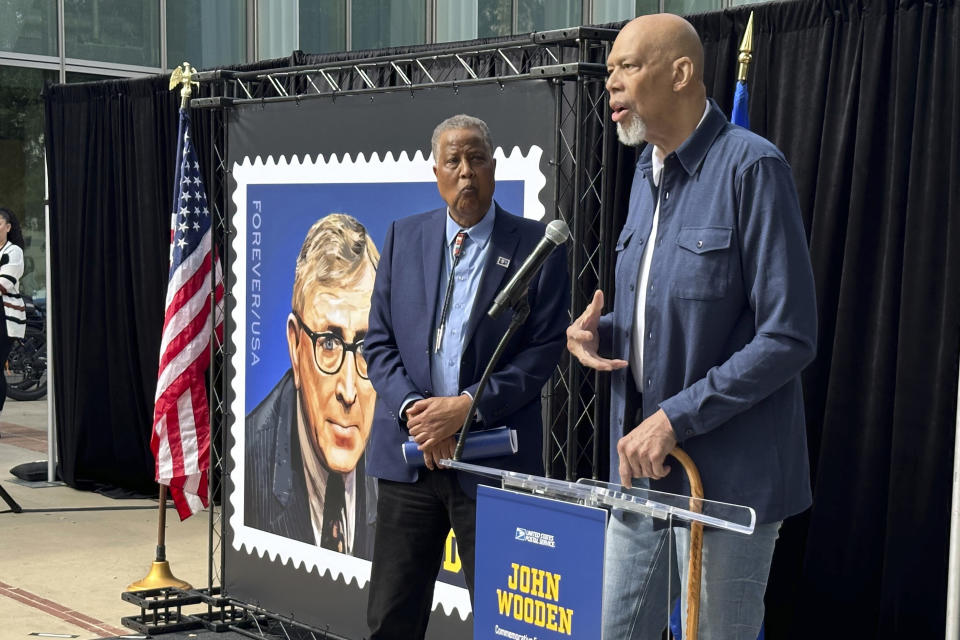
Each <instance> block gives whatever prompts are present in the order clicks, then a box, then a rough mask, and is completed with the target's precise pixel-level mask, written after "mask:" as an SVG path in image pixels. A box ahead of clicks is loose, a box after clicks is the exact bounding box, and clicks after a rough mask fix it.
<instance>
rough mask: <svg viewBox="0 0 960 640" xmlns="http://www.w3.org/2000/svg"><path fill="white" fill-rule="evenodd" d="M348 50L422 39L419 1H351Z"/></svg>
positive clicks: (423, 23) (423, 29) (423, 5)
mask: <svg viewBox="0 0 960 640" xmlns="http://www.w3.org/2000/svg"><path fill="white" fill-rule="evenodd" d="M350 18H351V23H352V27H351V31H350V36H351V39H352V44H351V47H350V48H351V49H354V50H357V49H382V48H385V47H400V46H404V45H410V44H422V43H424V42H426V3H425V2H424V1H423V0H353V9H352V12H351V16H350Z"/></svg>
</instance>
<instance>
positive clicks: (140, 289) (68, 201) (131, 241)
mask: <svg viewBox="0 0 960 640" xmlns="http://www.w3.org/2000/svg"><path fill="white" fill-rule="evenodd" d="M289 64H290V60H289V59H281V60H270V61H264V62H261V63H258V64H257V65H253V66H251V67H244V69H248V68H275V67H280V66H287V65H289ZM168 86H169V78H165V77H160V76H156V77H151V78H144V79H137V80H110V81H105V82H94V83H83V84H76V85H54V86H51V87H48V88H47V90H46V92H45V102H46V109H45V117H46V128H45V133H46V136H45V140H46V150H47V165H48V174H49V190H50V247H49V251H50V260H51V275H52V281H53V287H52V298H53V304H54V305H55V306H54V307H53V309H54V310H53V314H52V319H53V340H54V344H53V353H52V357H53V359H54V363H55V366H54V383H55V385H56V386H55V389H56V391H55V392H56V420H57V425H58V431H57V446H58V451H59V463H58V472H59V474H60V477H61V478H63V480H64V481H65V482H66V483H67V484H69V485H70V486H72V487H77V488H97V487H99V486H104V485H105V486H108V487H117V488H122V489H127V490H131V491H136V492H146V493H149V494H154V495H155V494H156V492H157V487H156V484H155V483H154V480H153V478H154V475H153V470H154V460H153V455H152V454H151V452H150V430H151V424H152V421H153V397H154V392H155V390H156V384H157V366H158V363H159V353H160V334H161V330H162V328H163V312H164V299H165V294H166V290H167V277H168V270H169V267H170V211H171V200H172V198H173V170H174V156H175V155H176V137H177V118H178V116H177V111H178V109H179V106H180V93H179V91H169V90H168ZM200 90H201V95H202V94H203V92H208V91H209V87H206V86H204V87H201V89H200ZM193 116H194V136H195V138H196V139H197V140H209V136H210V129H211V123H210V113H209V112H195V113H194V114H193ZM197 151H198V154H199V155H200V158H201V162H203V163H204V165H205V166H207V167H209V166H210V162H209V159H208V158H207V156H208V155H209V151H210V149H209V143H204V142H201V143H199V144H197ZM204 175H209V172H205V174H204ZM208 182H209V181H208ZM207 188H208V189H209V185H207Z"/></svg>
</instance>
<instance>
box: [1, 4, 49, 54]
mask: <svg viewBox="0 0 960 640" xmlns="http://www.w3.org/2000/svg"><path fill="white" fill-rule="evenodd" d="M0 51H16V52H17V53H30V54H35V55H41V56H56V55H59V52H58V51H57V0H0Z"/></svg>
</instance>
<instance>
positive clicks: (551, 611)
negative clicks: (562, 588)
mask: <svg viewBox="0 0 960 640" xmlns="http://www.w3.org/2000/svg"><path fill="white" fill-rule="evenodd" d="M558 608H559V607H557V605H555V604H548V605H547V629H550V631H556V630H557V628H558V627H557V609H558Z"/></svg>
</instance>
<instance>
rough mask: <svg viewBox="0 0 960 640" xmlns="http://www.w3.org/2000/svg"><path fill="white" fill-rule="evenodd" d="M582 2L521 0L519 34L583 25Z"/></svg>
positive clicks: (578, 0)
mask: <svg viewBox="0 0 960 640" xmlns="http://www.w3.org/2000/svg"><path fill="white" fill-rule="evenodd" d="M582 11H583V8H582V3H581V1H580V0H519V3H518V4H517V33H528V32H530V31H548V30H550V29H563V28H565V27H574V26H577V25H580V24H581V23H582V21H583V20H582Z"/></svg>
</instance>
